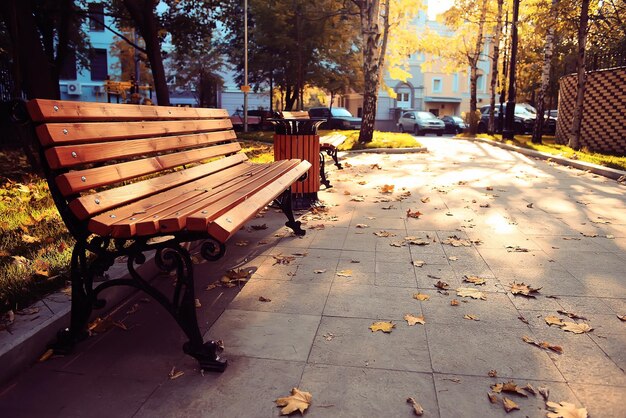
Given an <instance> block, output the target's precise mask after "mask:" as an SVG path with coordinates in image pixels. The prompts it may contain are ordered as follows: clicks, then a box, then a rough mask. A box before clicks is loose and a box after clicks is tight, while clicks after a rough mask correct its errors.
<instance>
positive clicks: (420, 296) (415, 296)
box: [413, 293, 430, 300]
mask: <svg viewBox="0 0 626 418" xmlns="http://www.w3.org/2000/svg"><path fill="white" fill-rule="evenodd" d="M413 299H417V300H428V299H430V296H428V295H425V294H423V293H414V294H413Z"/></svg>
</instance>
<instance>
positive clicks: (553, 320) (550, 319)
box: [543, 315, 563, 326]
mask: <svg viewBox="0 0 626 418" xmlns="http://www.w3.org/2000/svg"><path fill="white" fill-rule="evenodd" d="M543 320H544V321H546V324H548V325H558V326H561V325H563V321H562V320H561V318H559V317H558V316H554V315H548V316H546V317H545V318H543Z"/></svg>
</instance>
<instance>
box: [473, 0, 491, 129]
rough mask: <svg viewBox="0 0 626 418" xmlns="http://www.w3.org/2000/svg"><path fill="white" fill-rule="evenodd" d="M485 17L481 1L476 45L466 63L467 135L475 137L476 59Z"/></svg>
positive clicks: (478, 54) (485, 11)
mask: <svg viewBox="0 0 626 418" xmlns="http://www.w3.org/2000/svg"><path fill="white" fill-rule="evenodd" d="M486 16H487V0H483V1H482V4H481V6H480V18H479V21H478V31H477V32H478V33H477V34H476V44H475V46H474V51H473V54H471V55H469V56H468V63H469V66H470V117H469V122H470V128H469V134H470V135H476V131H477V128H478V117H477V114H476V111H477V106H476V91H477V88H476V87H477V86H476V84H477V81H478V59H479V58H480V53H481V52H482V49H483V45H484V37H483V30H484V28H485V17H486Z"/></svg>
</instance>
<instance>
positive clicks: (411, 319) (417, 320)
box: [404, 314, 426, 327]
mask: <svg viewBox="0 0 626 418" xmlns="http://www.w3.org/2000/svg"><path fill="white" fill-rule="evenodd" d="M404 320H405V321H406V322H407V324H409V326H410V327H412V326H413V325H415V324H422V325H424V324H425V323H426V321H425V320H424V316H423V315H420V316H415V315H412V314H405V315H404Z"/></svg>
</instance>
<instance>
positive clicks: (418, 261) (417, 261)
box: [413, 260, 624, 321]
mask: <svg viewBox="0 0 626 418" xmlns="http://www.w3.org/2000/svg"><path fill="white" fill-rule="evenodd" d="M424 264H426V262H425V261H424V260H415V261H413V265H414V266H415V267H423V266H424ZM618 317H619V315H618ZM623 321H624V320H623Z"/></svg>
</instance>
